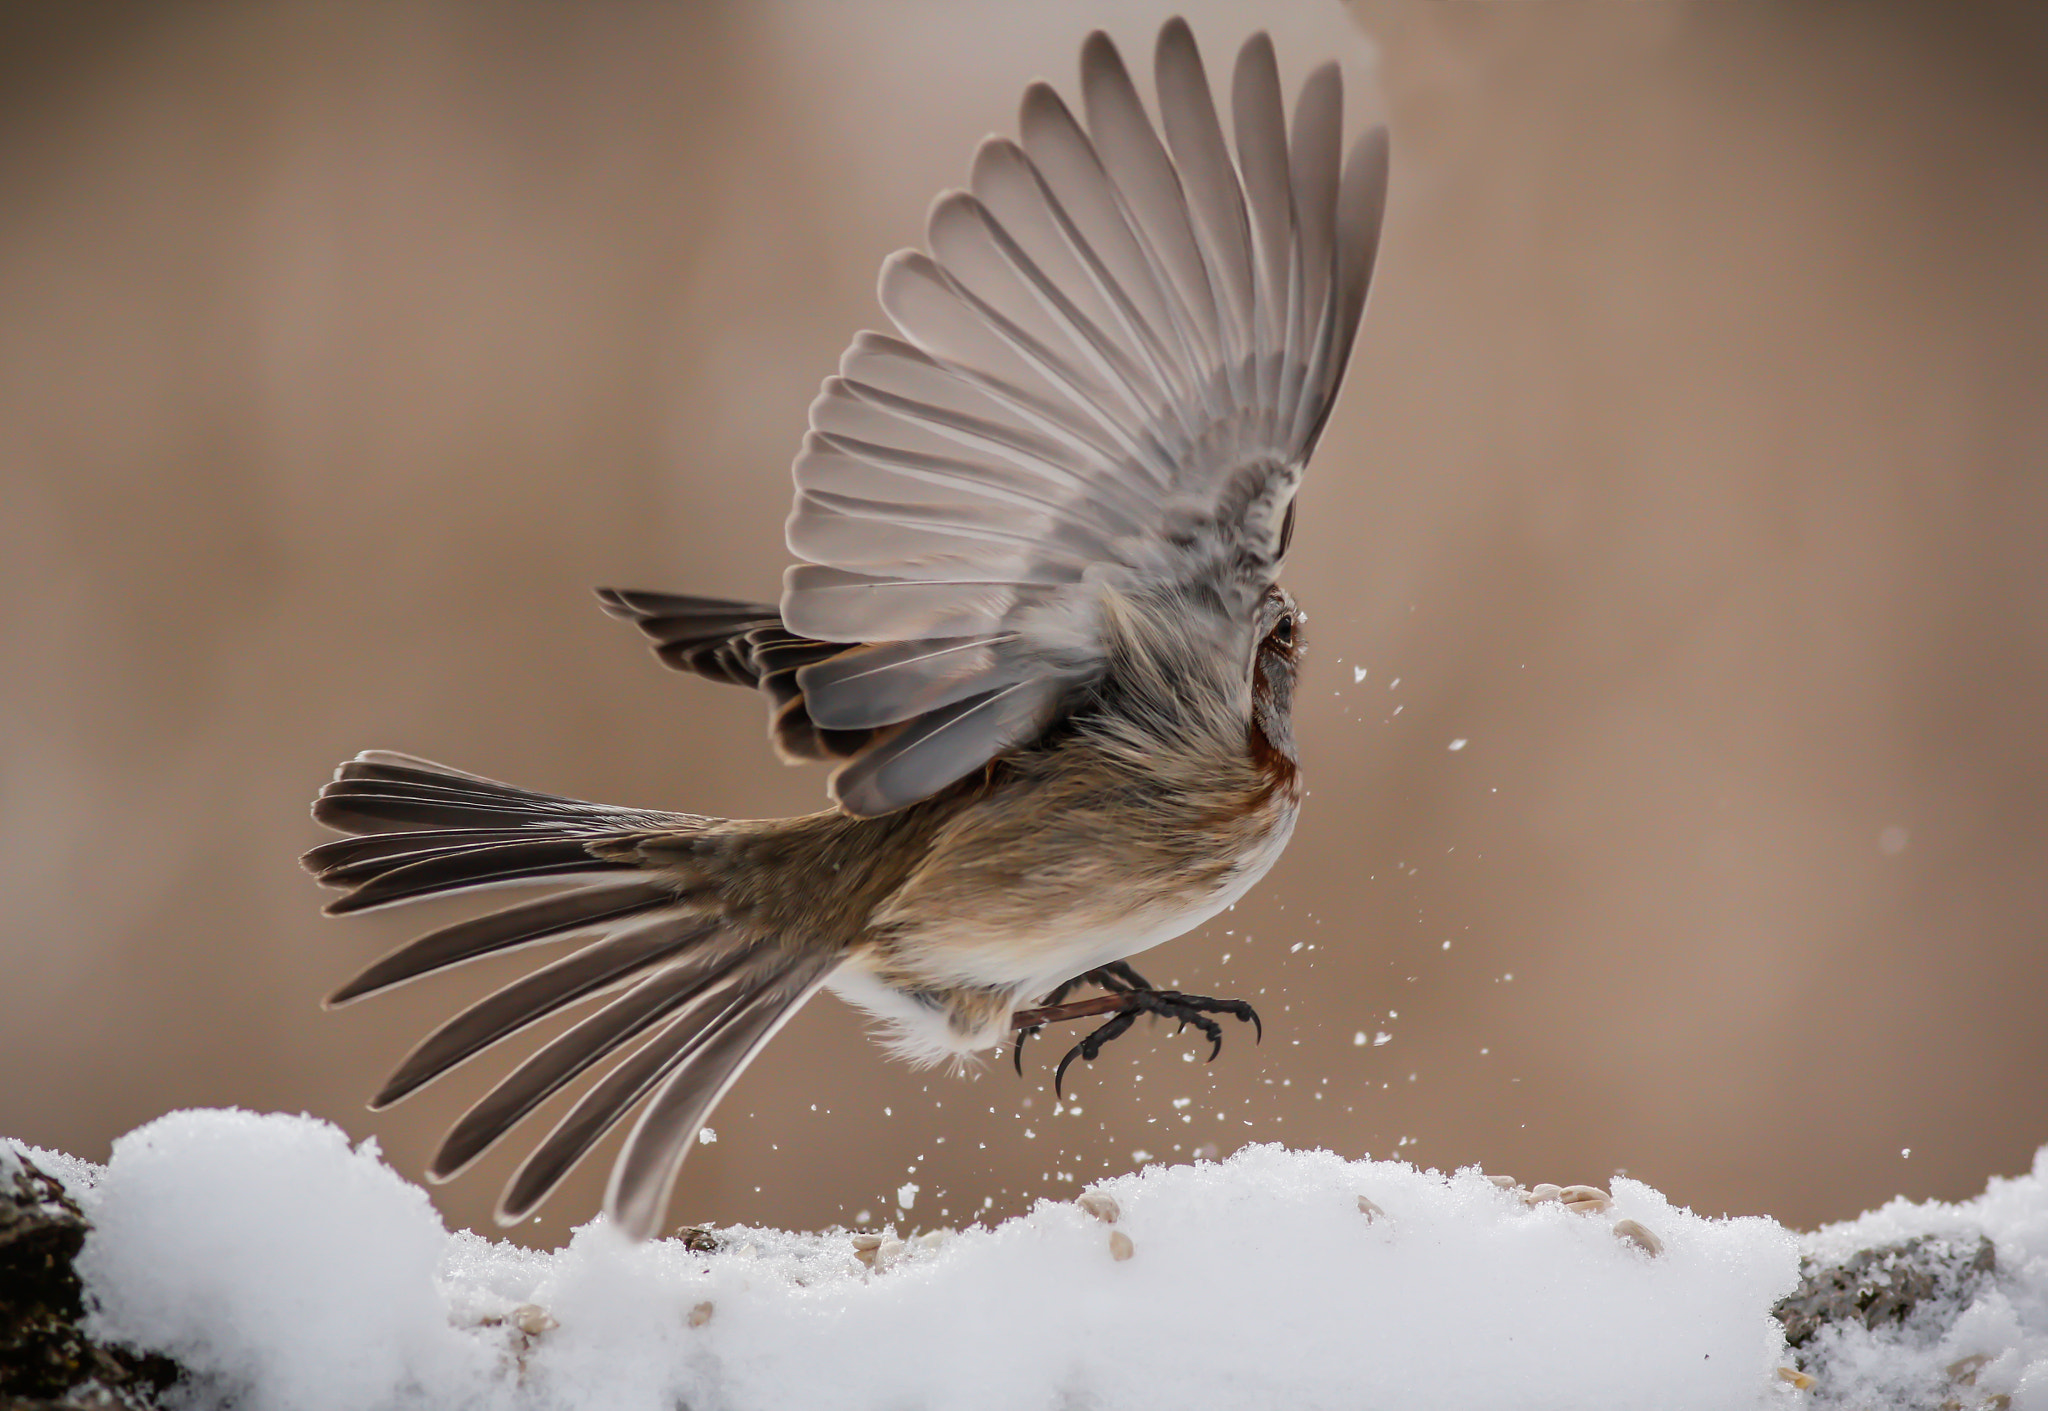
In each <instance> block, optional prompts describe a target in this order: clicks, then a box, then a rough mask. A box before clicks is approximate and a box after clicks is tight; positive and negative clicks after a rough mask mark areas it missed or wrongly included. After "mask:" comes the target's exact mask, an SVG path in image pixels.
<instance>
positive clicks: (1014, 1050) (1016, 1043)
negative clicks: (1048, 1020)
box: [1010, 1024, 1045, 1078]
mask: <svg viewBox="0 0 2048 1411" xmlns="http://www.w3.org/2000/svg"><path fill="white" fill-rule="evenodd" d="M1044 1027H1045V1026H1044V1025H1043V1024H1033V1025H1032V1026H1031V1027H1030V1028H1028V1029H1019V1030H1018V1031H1017V1037H1016V1038H1014V1039H1012V1040H1011V1041H1010V1058H1011V1060H1012V1061H1013V1062H1014V1063H1015V1064H1016V1065H1017V1076H1018V1077H1020V1078H1021V1077H1023V1076H1024V1040H1026V1039H1028V1038H1030V1037H1031V1036H1032V1035H1033V1034H1035V1033H1037V1032H1038V1031H1039V1030H1040V1029H1042V1028H1044Z"/></svg>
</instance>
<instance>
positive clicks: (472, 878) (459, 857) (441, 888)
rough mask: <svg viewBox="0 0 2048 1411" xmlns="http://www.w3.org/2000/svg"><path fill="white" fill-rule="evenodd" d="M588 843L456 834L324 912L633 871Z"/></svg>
mask: <svg viewBox="0 0 2048 1411" xmlns="http://www.w3.org/2000/svg"><path fill="white" fill-rule="evenodd" d="M591 841H592V840H591V839H588V838H548V837H528V838H522V839H521V840H520V841H518V842H513V843H470V842H466V841H463V840H462V839H461V837H460V835H457V836H455V837H452V838H451V839H450V840H449V843H448V845H447V846H446V847H444V848H440V849H437V850H435V851H433V852H429V853H426V854H425V855H423V856H420V857H419V858H418V859H417V860H414V861H407V862H404V863H403V864H402V865H400V866H397V867H393V868H391V869H390V870H389V871H386V872H379V873H378V874H377V875H375V876H373V877H371V878H369V879H368V880H367V881H364V882H362V883H359V884H358V885H357V887H356V889H355V890H354V891H352V892H350V893H349V894H348V895H347V896H345V897H338V898H336V899H335V900H333V901H331V902H329V903H328V904H327V912H328V914H329V915H330V916H346V915H348V914H349V913H351V912H356V911H368V910H370V909H371V908H373V907H380V906H391V905H393V904H394V903H397V902H402V901H416V900H418V899H419V898H421V897H431V896H436V895H438V894H440V893H442V892H460V891H469V890H470V889H472V888H476V887H494V886H502V885H505V884H507V883H514V882H548V881H554V880H556V879H558V878H574V877H583V876H588V875H591V874H593V873H601V872H630V871H633V870H634V868H635V864H633V863H631V862H623V861H613V860H610V859H606V858H601V857H596V856H593V855H592V853H591V851H590V848H589V846H588V844H589V843H590V842H591Z"/></svg>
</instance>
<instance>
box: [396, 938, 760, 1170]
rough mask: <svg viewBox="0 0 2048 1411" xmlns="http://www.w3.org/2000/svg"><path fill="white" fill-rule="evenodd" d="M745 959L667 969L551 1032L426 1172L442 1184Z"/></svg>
mask: <svg viewBox="0 0 2048 1411" xmlns="http://www.w3.org/2000/svg"><path fill="white" fill-rule="evenodd" d="M746 960H747V955H746V953H745V952H739V951H721V952H718V953H715V954H713V955H712V956H711V957H709V963H708V964H703V965H674V966H670V967H668V968H667V969H665V970H661V971H658V972H657V973H655V974H653V975H650V976H648V977H647V978H646V979H644V980H642V981H640V982H639V983H638V984H636V985H634V986H633V987H632V988H631V989H629V990H627V991H626V992H625V993H624V994H622V995H620V996H619V997H618V998H617V999H615V1000H613V1001H611V1003H609V1004H607V1005H605V1006H604V1007H603V1008H602V1009H600V1010H598V1011H597V1012H596V1013H595V1014H592V1015H590V1016H589V1017H588V1018H586V1019H584V1020H582V1021H581V1022H580V1023H578V1024H576V1025H575V1026H574V1027H572V1028H570V1029H568V1030H566V1031H564V1032H563V1033H562V1034H560V1035H558V1036H556V1037H555V1038H554V1039H553V1040H552V1041H551V1042H549V1043H548V1044H546V1045H545V1046H543V1047H542V1048H540V1049H538V1050H536V1051H535V1052H534V1053H533V1054H532V1055H531V1056H530V1057H528V1058H527V1060H526V1061H525V1062H524V1063H522V1064H520V1065H519V1067H518V1068H516V1069H514V1070H513V1071H512V1072H511V1073H510V1074H509V1075H507V1076H506V1077H505V1078H504V1079H503V1080H501V1081H500V1082H499V1083H498V1085H497V1086H496V1087H494V1088H492V1089H491V1090H490V1092H489V1093H487V1094H485V1096H484V1097H483V1099H482V1100H481V1101H479V1102H478V1103H476V1105H475V1106H473V1107H471V1108H470V1109H469V1111H467V1112H465V1113H464V1114H463V1115H462V1118H461V1120H460V1121H458V1122H457V1123H456V1124H455V1125H454V1127H452V1128H451V1129H450V1130H449V1132H448V1135H447V1137H446V1138H445V1139H444V1140H443V1141H442V1143H441V1147H440V1150H439V1151H438V1152H436V1153H435V1155H434V1160H433V1164H432V1166H431V1167H430V1174H431V1175H432V1176H433V1177H434V1179H436V1180H441V1181H445V1180H448V1179H450V1178H452V1177H454V1176H456V1175H458V1174H459V1173H460V1172H461V1171H462V1170H463V1168H464V1167H466V1166H468V1165H469V1164H470V1163H471V1162H473V1161H475V1160H476V1159H477V1157H479V1156H481V1155H483V1153H484V1152H485V1151H487V1150H488V1149H489V1148H490V1147H491V1146H492V1145H494V1144H495V1143H496V1142H497V1141H498V1140H499V1139H500V1138H501V1137H503V1136H504V1135H505V1134H506V1133H507V1132H509V1131H511V1129H512V1128H513V1127H515V1126H517V1125H518V1124H519V1123H520V1122H521V1121H523V1120H525V1118H526V1117H527V1116H528V1115H529V1114H531V1113H532V1112H533V1111H534V1109H535V1108H537V1107H539V1106H540V1105H541V1104H542V1103H544V1102H546V1101H547V1100H548V1099H549V1098H550V1097H552V1096H554V1095H555V1094H556V1093H558V1092H560V1091H561V1090H562V1089H563V1088H564V1087H566V1086H568V1085H569V1084H570V1083H571V1082H574V1081H575V1079H576V1078H577V1077H578V1076H579V1075H580V1074H582V1073H584V1072H585V1071H587V1070H588V1069H589V1068H591V1067H592V1066H593V1065H595V1064H597V1063H599V1062H601V1061H602V1060H603V1059H604V1058H606V1057H607V1056H609V1055H611V1054H615V1053H617V1052H619V1051H620V1050H621V1049H623V1048H624V1047H625V1046H627V1045H628V1044H630V1043H632V1042H633V1041H634V1040H635V1039H636V1038H638V1037H639V1036H640V1035H641V1034H643V1033H645V1032H646V1031H647V1030H648V1029H650V1028H652V1027H653V1026H655V1025H656V1024H659V1023H662V1022H664V1021H665V1020H667V1019H668V1018H669V1017H670V1016H671V1015H673V1014H674V1013H675V1012H676V1011H677V1010H678V1009H681V1008H683V1007H684V1006H686V1005H688V1004H691V1003H692V1002H694V1001H696V1000H698V999H699V998H701V997H702V996H704V995H705V994H707V993H709V992H710V991H711V990H712V989H713V988H715V987H717V986H719V985H722V984H724V983H725V982H727V981H728V980H729V979H730V978H731V976H732V974H733V972H734V971H735V970H736V969H737V968H738V967H740V966H741V965H742V964H743V963H745V961H746Z"/></svg>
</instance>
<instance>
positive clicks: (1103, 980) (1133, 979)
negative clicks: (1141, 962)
mask: <svg viewBox="0 0 2048 1411" xmlns="http://www.w3.org/2000/svg"><path fill="white" fill-rule="evenodd" d="M1090 984H1092V985H1099V986H1101V987H1102V988H1103V989H1105V990H1108V991H1109V993H1110V995H1119V994H1128V993H1130V992H1131V991H1133V990H1149V989H1151V988H1152V985H1151V983H1150V982H1149V981H1147V980H1146V979H1145V977H1144V976H1143V975H1140V974H1139V973H1138V972H1137V971H1135V970H1133V969H1132V968H1131V967H1130V965H1129V964H1128V963H1127V962H1125V961H1121V960H1112V961H1111V962H1110V963H1109V964H1107V965H1103V966H1098V967H1097V968H1095V969H1093V970H1090V971H1088V972H1087V973H1086V974H1083V975H1076V976H1075V977H1074V978H1073V979H1071V980H1067V981H1064V982H1063V983H1061V984H1060V985H1059V986H1057V987H1056V988H1055V989H1054V990H1053V992H1052V993H1051V994H1049V995H1047V996H1046V997H1045V1003H1044V1004H1043V1005H1041V1006H1039V1007H1038V1008H1037V1009H1020V1010H1018V1011H1017V1013H1016V1015H1015V1016H1014V1017H1013V1019H1012V1021H1011V1027H1012V1028H1014V1029H1015V1030H1016V1031H1017V1037H1016V1038H1015V1039H1014V1040H1013V1041H1012V1042H1011V1045H1010V1056H1011V1059H1012V1061H1013V1062H1014V1063H1015V1064H1016V1067H1017V1076H1018V1077H1020V1078H1021V1077H1023V1076H1024V1040H1026V1039H1028V1038H1030V1037H1031V1036H1032V1035H1033V1034H1035V1033H1037V1032H1038V1031H1039V1030H1040V1029H1042V1028H1044V1027H1045V1026H1046V1025H1047V1024H1053V1023H1058V1022H1059V1021H1060V1020H1062V1019H1079V1018H1082V1017H1084V1016H1086V1015H1090V1014H1107V1013H1109V1012H1110V1010H1108V1009H1105V1008H1101V1007H1100V1000H1083V1001H1081V1002H1080V1003H1079V1004H1078V1005H1063V1004H1061V1003H1060V1001H1061V1000H1063V999H1065V998H1066V997H1067V996H1068V995H1069V994H1070V993H1072V992H1073V990H1074V989H1075V988H1076V987H1077V986H1080V985H1090ZM1104 998H1107V996H1104ZM1090 1005H1094V1006H1097V1007H1095V1008H1089V1007H1088V1006H1090ZM1029 1015H1037V1016H1039V1017H1038V1018H1036V1019H1032V1018H1027V1017H1026V1016H1029Z"/></svg>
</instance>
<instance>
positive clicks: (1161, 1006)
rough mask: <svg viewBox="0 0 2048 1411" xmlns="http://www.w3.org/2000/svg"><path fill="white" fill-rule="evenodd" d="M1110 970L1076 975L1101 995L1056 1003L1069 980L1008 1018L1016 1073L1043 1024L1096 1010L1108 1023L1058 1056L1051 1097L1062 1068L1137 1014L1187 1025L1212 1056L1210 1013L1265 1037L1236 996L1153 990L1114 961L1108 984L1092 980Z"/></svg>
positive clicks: (1217, 1033) (1096, 1050) (1216, 1046)
mask: <svg viewBox="0 0 2048 1411" xmlns="http://www.w3.org/2000/svg"><path fill="white" fill-rule="evenodd" d="M1110 968H1111V967H1107V966H1105V967H1104V968H1103V970H1091V971H1089V972H1088V974H1087V975H1084V976H1082V977H1080V978H1081V980H1090V979H1093V980H1095V982H1096V983H1097V984H1100V985H1102V986H1103V987H1104V988H1105V989H1107V990H1109V993H1108V994H1106V995H1098V996H1097V997H1095V998H1094V999H1084V1000H1075V1001H1073V1002H1071V1003H1067V1004H1061V1003H1059V1002H1058V1001H1059V1000H1060V998H1061V997H1062V996H1064V995H1065V994H1066V993H1067V992H1068V991H1069V990H1071V989H1072V988H1073V987H1074V986H1075V985H1076V984H1078V983H1080V980H1071V981H1068V982H1067V983H1066V984H1064V985H1061V986H1060V987H1059V988H1058V989H1057V990H1055V991H1053V993H1052V994H1050V995H1048V996H1047V997H1046V998H1047V999H1048V1000H1049V1001H1051V1002H1050V1003H1047V1004H1045V1005H1042V1006H1040V1007H1039V1008H1037V1009H1020V1010H1018V1011H1017V1013H1016V1014H1015V1015H1014V1016H1012V1023H1013V1024H1014V1026H1015V1027H1016V1029H1017V1039H1016V1048H1017V1071H1018V1073H1019V1074H1020V1075H1021V1074H1022V1073H1023V1071H1024V1056H1023V1047H1024V1040H1025V1039H1027V1038H1029V1037H1030V1036H1031V1035H1032V1034H1035V1033H1037V1032H1038V1031H1039V1029H1040V1028H1042V1027H1044V1026H1045V1025H1047V1024H1053V1023H1058V1022H1060V1021H1062V1020H1066V1019H1085V1018H1088V1017H1089V1016H1091V1015H1097V1014H1107V1015H1109V1016H1110V1018H1109V1022H1108V1023H1106V1024H1103V1025H1102V1026H1101V1027H1100V1028H1097V1029H1096V1030H1094V1031H1093V1032H1092V1033H1090V1034H1089V1035H1088V1036H1087V1037H1086V1038H1084V1039H1082V1040H1081V1042H1079V1043H1077V1044H1075V1045H1074V1046H1073V1047H1072V1048H1071V1049H1069V1050H1067V1055H1066V1057H1065V1058H1062V1059H1061V1060H1060V1063H1059V1067H1058V1068H1056V1069H1055V1070H1054V1071H1053V1080H1052V1090H1053V1094H1054V1096H1058V1095H1059V1093H1060V1082H1061V1080H1062V1079H1064V1078H1065V1077H1066V1073H1067V1068H1068V1066H1069V1065H1070V1064H1072V1063H1073V1061H1074V1060H1075V1059H1076V1058H1081V1059H1085V1060H1087V1061H1088V1062H1091V1063H1092V1062H1094V1061H1095V1059H1096V1057H1097V1056H1098V1055H1099V1054H1100V1053H1101V1052H1102V1047H1103V1045H1104V1044H1107V1043H1109V1042H1110V1041H1111V1040H1112V1039H1116V1038H1119V1037H1121V1036H1122V1035H1123V1034H1125V1033H1126V1032H1128V1031H1129V1029H1130V1027H1131V1026H1132V1025H1133V1024H1135V1023H1136V1022H1137V1020H1138V1016H1139V1015H1141V1014H1156V1015H1158V1016H1160V1017H1161V1018H1163V1019H1174V1020H1178V1021H1179V1023H1180V1027H1181V1028H1182V1029H1185V1028H1186V1027H1187V1026H1188V1025H1190V1024H1192V1025H1194V1026H1195V1028H1196V1029H1198V1030H1200V1031H1201V1034H1202V1037H1204V1038H1206V1039H1207V1040H1208V1041H1209V1057H1210V1059H1212V1060H1213V1059H1214V1058H1215V1057H1216V1055H1217V1054H1219V1053H1221V1052H1222V1051H1223V1027H1222V1026H1221V1025H1220V1024H1218V1023H1217V1022H1216V1021H1215V1020H1214V1019H1212V1018H1210V1017H1209V1016H1210V1015H1212V1014H1227V1015H1229V1016H1231V1017H1232V1018H1234V1019H1237V1020H1238V1021H1240V1022H1242V1023H1247V1024H1250V1025H1251V1026H1252V1032H1253V1035H1254V1037H1255V1038H1264V1037H1265V1026H1264V1025H1263V1024H1262V1023H1260V1021H1259V1013H1258V1011H1257V1010H1255V1009H1253V1008H1252V1007H1251V1006H1250V1005H1249V1004H1246V1003H1245V1002H1244V1001H1243V1000H1241V999H1211V998H1209V997H1208V996H1207V995H1190V994H1183V993H1181V992H1180V991H1179V990H1155V989H1153V988H1152V987H1151V986H1150V985H1146V984H1143V983H1142V977H1139V976H1138V975H1137V972H1135V971H1133V970H1131V968H1130V967H1129V966H1128V965H1124V964H1123V963H1122V962H1121V961H1119V962H1117V968H1119V969H1121V970H1122V971H1123V972H1125V973H1123V974H1118V975H1115V976H1114V977H1112V979H1113V982H1114V983H1112V979H1098V978H1097V977H1098V976H1103V975H1104V974H1105V972H1107V971H1108V970H1109V969H1110ZM1132 980H1139V981H1140V983H1139V984H1137V985H1135V986H1133V985H1131V981H1132ZM1176 1032H1178V1031H1176Z"/></svg>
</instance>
